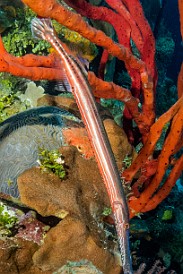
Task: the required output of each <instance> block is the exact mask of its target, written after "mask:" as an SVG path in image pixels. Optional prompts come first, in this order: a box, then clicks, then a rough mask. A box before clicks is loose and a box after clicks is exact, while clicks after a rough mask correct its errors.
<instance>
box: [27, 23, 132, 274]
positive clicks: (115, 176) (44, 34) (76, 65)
mask: <svg viewBox="0 0 183 274" xmlns="http://www.w3.org/2000/svg"><path fill="white" fill-rule="evenodd" d="M31 29H32V33H33V35H34V36H35V37H36V38H38V39H44V40H46V41H48V42H49V43H50V44H51V45H52V47H53V48H54V49H55V50H56V51H57V53H58V54H59V56H60V58H61V62H62V66H63V78H64V77H66V78H67V80H68V82H69V84H70V86H71V90H72V93H73V94H74V97H75V100H76V103H77V105H78V108H79V110H80V113H81V117H82V120H83V122H84V124H85V127H86V130H87V133H88V136H89V139H90V142H91V145H92V147H93V149H94V153H95V157H96V161H97V163H98V167H99V170H100V173H101V176H102V178H103V180H104V184H105V187H106V189H107V192H108V196H109V198H110V203H111V207H112V210H113V213H114V217H115V225H116V230H117V234H118V241H119V245H120V251H121V258H122V266H123V271H124V273H125V274H131V273H133V271H132V263H131V257H130V248H129V213H128V206H127V202H126V197H125V194H124V191H123V187H122V183H121V179H120V176H119V172H118V168H117V165H116V162H115V159H114V155H113V152H112V149H111V146H110V143H109V140H108V137H107V134H106V131H105V128H104V126H103V123H102V121H101V118H100V115H99V113H98V109H97V106H96V103H95V98H94V96H93V94H92V91H91V88H90V85H89V82H88V79H87V72H86V70H85V68H84V66H83V65H82V63H81V62H80V61H79V59H78V58H77V57H74V56H73V55H72V53H71V52H68V51H67V50H65V48H66V46H65V45H64V44H63V43H62V42H61V41H60V40H59V39H58V37H57V36H56V33H55V31H54V29H53V27H52V24H51V20H50V19H48V18H46V19H44V18H42V19H38V18H34V19H33V20H32V23H31ZM64 75H65V76H64Z"/></svg>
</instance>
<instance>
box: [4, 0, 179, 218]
mask: <svg viewBox="0 0 183 274" xmlns="http://www.w3.org/2000/svg"><path fill="white" fill-rule="evenodd" d="M22 2H24V3H25V4H27V5H28V6H29V7H30V8H31V9H32V10H34V11H35V12H36V13H37V14H38V15H39V16H41V17H50V18H53V19H55V20H57V21H58V22H59V23H61V24H63V25H65V26H66V27H68V28H70V29H71V30H74V31H77V32H79V33H80V34H81V35H82V36H84V37H85V38H88V39H89V40H90V41H92V42H93V43H95V44H97V45H99V46H101V47H103V48H105V50H106V51H107V52H108V53H106V52H105V54H107V55H108V54H112V55H113V56H115V57H117V58H118V59H120V60H123V61H124V63H125V65H126V68H127V70H128V71H129V70H136V71H137V72H138V73H139V74H140V79H141V88H142V93H143V104H142V110H139V108H138V103H139V100H138V99H137V98H135V97H134V96H132V93H131V91H130V90H127V89H125V88H122V87H119V86H117V85H115V84H114V83H112V82H111V83H108V82H105V81H103V80H101V79H99V78H97V77H96V76H95V75H94V73H92V72H88V79H89V82H90V85H91V87H92V90H93V92H94V95H95V96H96V97H98V98H113V99H117V100H121V101H123V102H124V103H125V105H126V107H127V108H128V110H129V112H130V115H131V116H132V118H133V120H134V121H135V122H136V124H137V126H138V129H139V131H140V133H141V134H142V138H143V143H144V146H143V148H142V149H141V151H140V152H139V154H138V156H137V158H136V159H135V161H134V162H133V163H132V165H131V166H130V167H129V168H128V169H126V170H125V171H124V172H123V174H122V176H123V177H124V179H125V181H126V183H129V184H131V181H132V179H133V178H134V177H135V175H136V174H137V173H138V172H139V171H142V169H143V168H144V167H145V168H146V170H145V172H141V175H140V178H139V181H138V182H139V183H140V182H141V183H142V182H143V180H144V181H145V180H146V179H147V177H148V176H149V177H148V180H149V183H148V185H146V186H145V189H144V190H143V191H142V193H140V195H139V197H138V198H137V197H132V198H130V200H129V207H130V211H131V217H133V216H134V215H135V214H137V213H139V212H145V211H148V210H151V209H153V208H155V207H156V206H157V205H158V204H159V203H160V202H161V201H162V199H164V198H165V197H166V196H167V195H168V194H169V192H170V190H171V188H172V187H173V185H174V184H175V182H176V180H177V178H178V177H179V176H180V173H181V171H182V169H183V157H182V156H181V157H180V158H179V159H177V160H176V162H175V165H174V167H173V169H172V171H171V173H170V175H169V177H168V178H167V180H166V181H165V183H164V184H163V186H162V187H161V188H160V183H161V181H162V178H163V175H164V174H165V172H166V170H167V167H168V166H169V165H171V159H170V158H171V157H172V155H174V154H175V153H176V152H177V151H178V150H180V148H181V147H182V145H183V143H182V132H183V116H182V113H183V108H182V105H183V96H182V94H183V66H182V68H181V71H180V74H179V80H178V94H179V100H178V101H177V102H176V104H175V105H173V106H172V107H171V108H170V109H169V110H168V111H167V112H166V113H165V114H163V115H162V116H161V117H159V119H158V120H157V121H156V122H155V123H154V119H155V112H154V87H155V85H154V83H155V72H154V71H153V60H151V62H152V63H151V64H150V63H148V62H147V63H146V62H144V61H142V59H138V58H137V57H135V56H134V55H133V54H132V53H131V51H130V50H129V49H128V48H126V47H124V46H123V45H121V44H119V43H115V42H114V41H113V40H112V39H111V38H110V37H108V36H106V35H105V34H104V33H103V32H102V31H100V30H96V29H95V28H92V27H91V26H89V25H88V24H87V23H86V22H85V21H84V20H83V19H82V17H81V16H80V15H79V14H76V13H73V12H71V11H70V10H68V9H67V8H65V7H63V6H62V5H61V4H59V3H58V2H56V1H55V0H45V1H42V0H37V1H35V0H22ZM67 2H73V1H67ZM80 2H82V3H84V2H85V1H84V0H82V1H80ZM107 2H108V3H110V4H111V5H114V6H113V8H114V9H116V11H117V12H118V15H119V14H122V11H123V12H125V18H126V19H125V20H130V24H129V25H130V27H131V30H132V33H133V35H134V39H137V38H138V37H137V36H135V35H136V34H135V33H138V32H139V29H137V25H138V24H137V25H136V21H135V20H137V21H138V23H139V25H143V24H142V23H143V22H144V21H143V20H141V17H140V14H138V18H136V17H135V16H136V15H135V13H134V12H135V9H133V7H132V5H131V3H132V2H133V3H135V2H136V3H138V6H139V1H137V0H133V1H130V0H129V1H127V0H126V1H119V0H116V1H109V0H108V1H107ZM85 3H86V2H85ZM123 3H125V5H123ZM117 4H120V6H119V5H117ZM124 8H125V10H124ZM179 9H180V19H181V32H182V34H183V31H182V25H183V13H182V11H183V1H182V0H179ZM100 11H101V14H102V15H103V16H104V13H105V12H106V8H105V9H102V10H101V9H100ZM118 18H119V17H118ZM136 31H137V32H136ZM144 31H146V32H148V28H147V29H145V30H144ZM129 33H130V31H129ZM140 33H141V32H140ZM141 34H142V33H141ZM141 38H143V37H141ZM139 39H140V38H139ZM140 41H141V40H140ZM140 44H141V42H139V47H140ZM0 70H1V71H4V72H10V73H11V74H13V75H16V76H21V77H25V78H30V79H32V80H40V79H48V80H58V79H61V73H60V62H59V59H58V56H57V55H56V54H50V55H48V56H36V55H33V54H29V55H25V56H23V57H14V56H12V55H10V54H8V53H7V52H6V50H5V48H4V46H3V43H2V40H1V39H0ZM168 122H171V128H170V130H169V134H168V135H167V137H166V140H165V142H164V145H163V148H162V151H161V153H160V155H159V156H158V158H155V159H153V156H152V155H153V152H154V150H155V146H156V143H157V141H158V139H159V137H160V135H161V133H162V130H163V127H164V126H165V125H166V124H167V123H168ZM72 141H73V140H72ZM148 163H150V164H152V163H156V164H157V166H153V165H152V166H151V167H152V168H153V171H152V170H151V169H150V168H151V167H150V166H148ZM155 171H156V173H155ZM154 173H155V174H154ZM144 174H146V178H142V177H141V176H144ZM148 174H149V175H148ZM142 179H143V180H142ZM138 182H137V184H136V185H135V187H138Z"/></svg>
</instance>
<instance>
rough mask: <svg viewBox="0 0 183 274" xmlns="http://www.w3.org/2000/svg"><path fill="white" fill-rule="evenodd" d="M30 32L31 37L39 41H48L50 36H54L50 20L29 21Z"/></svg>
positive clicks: (36, 19) (37, 19)
mask: <svg viewBox="0 0 183 274" xmlns="http://www.w3.org/2000/svg"><path fill="white" fill-rule="evenodd" d="M31 31H32V35H33V37H35V38H37V39H40V40H47V41H48V40H49V37H50V35H54V29H53V26H52V22H51V19H50V18H34V19H32V21H31Z"/></svg>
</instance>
